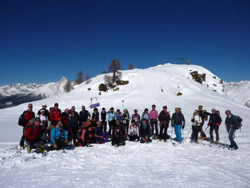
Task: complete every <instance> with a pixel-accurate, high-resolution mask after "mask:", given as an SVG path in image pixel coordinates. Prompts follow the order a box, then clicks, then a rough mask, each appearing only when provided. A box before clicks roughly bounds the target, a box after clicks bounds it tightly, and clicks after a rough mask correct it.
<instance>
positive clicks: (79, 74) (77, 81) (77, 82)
mask: <svg viewBox="0 0 250 188" xmlns="http://www.w3.org/2000/svg"><path fill="white" fill-rule="evenodd" d="M82 82H83V73H82V71H80V72H78V73H77V76H76V80H75V84H76V85H79V84H81V83H82Z"/></svg>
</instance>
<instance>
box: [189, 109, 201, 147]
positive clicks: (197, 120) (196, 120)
mask: <svg viewBox="0 0 250 188" xmlns="http://www.w3.org/2000/svg"><path fill="white" fill-rule="evenodd" d="M191 122H192V131H193V132H192V135H193V138H192V139H191V142H192V141H195V142H196V143H198V132H199V130H200V126H201V123H202V119H201V116H200V114H199V111H198V110H195V111H194V115H193V118H192V119H191Z"/></svg>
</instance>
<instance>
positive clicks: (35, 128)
mask: <svg viewBox="0 0 250 188" xmlns="http://www.w3.org/2000/svg"><path fill="white" fill-rule="evenodd" d="M41 136H42V129H41V126H40V119H39V118H36V119H34V118H33V119H31V120H30V121H29V123H28V124H27V125H26V127H25V138H26V143H27V144H28V146H27V152H28V153H31V149H32V148H37V151H38V152H44V149H43V145H42V140H41Z"/></svg>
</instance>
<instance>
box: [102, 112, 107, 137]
mask: <svg viewBox="0 0 250 188" xmlns="http://www.w3.org/2000/svg"><path fill="white" fill-rule="evenodd" d="M106 118H107V113H106V110H105V108H102V111H101V120H102V121H101V124H102V129H103V131H104V132H107V121H106Z"/></svg>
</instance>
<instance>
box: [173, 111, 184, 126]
mask: <svg viewBox="0 0 250 188" xmlns="http://www.w3.org/2000/svg"><path fill="white" fill-rule="evenodd" d="M171 124H172V126H173V125H182V126H185V118H184V116H183V114H182V113H181V112H178V113H173V115H172V119H171Z"/></svg>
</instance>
